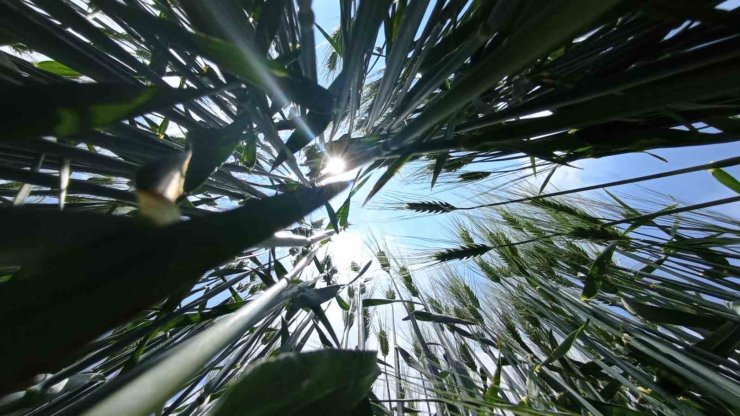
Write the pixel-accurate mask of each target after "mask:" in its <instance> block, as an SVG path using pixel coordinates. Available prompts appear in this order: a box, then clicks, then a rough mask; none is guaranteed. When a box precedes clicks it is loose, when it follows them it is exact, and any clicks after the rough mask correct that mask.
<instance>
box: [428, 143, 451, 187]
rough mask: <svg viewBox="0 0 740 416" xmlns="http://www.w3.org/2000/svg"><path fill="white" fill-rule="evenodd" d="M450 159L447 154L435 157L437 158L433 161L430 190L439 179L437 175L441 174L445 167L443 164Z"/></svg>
mask: <svg viewBox="0 0 740 416" xmlns="http://www.w3.org/2000/svg"><path fill="white" fill-rule="evenodd" d="M449 158H450V154H449V152H444V153H440V154H438V155H437V157H436V158H435V160H434V172H432V186H431V187H432V188H434V184H435V183H437V178H438V177H439V174H440V173H441V172H442V168H444V167H445V163H446V162H447V159H449Z"/></svg>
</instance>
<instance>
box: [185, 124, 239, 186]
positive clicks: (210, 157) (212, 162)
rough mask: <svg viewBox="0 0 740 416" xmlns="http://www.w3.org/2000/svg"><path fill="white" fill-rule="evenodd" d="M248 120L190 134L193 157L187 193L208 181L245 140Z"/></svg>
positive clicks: (188, 173) (187, 179)
mask: <svg viewBox="0 0 740 416" xmlns="http://www.w3.org/2000/svg"><path fill="white" fill-rule="evenodd" d="M247 123H248V120H245V119H244V118H242V119H238V120H236V121H234V122H233V123H231V124H230V125H228V126H226V127H223V128H220V129H195V130H191V131H189V132H188V136H187V137H188V140H189V141H190V143H191V147H192V151H193V156H192V158H191V160H190V166H189V167H188V170H187V174H186V176H185V192H191V191H193V190H195V189H197V188H198V187H199V186H201V185H202V184H203V183H205V182H206V181H207V180H208V177H209V176H211V175H212V174H213V173H214V172H215V171H216V170H217V169H218V167H219V166H221V165H222V164H223V163H224V162H225V161H226V159H228V158H229V156H231V155H232V154H233V153H234V150H236V147H237V146H238V145H239V143H240V142H241V141H242V140H244V139H245V137H246V135H245V133H244V129H245V128H246V125H247Z"/></svg>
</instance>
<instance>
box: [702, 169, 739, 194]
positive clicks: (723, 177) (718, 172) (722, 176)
mask: <svg viewBox="0 0 740 416" xmlns="http://www.w3.org/2000/svg"><path fill="white" fill-rule="evenodd" d="M709 173H711V174H712V176H714V178H715V179H717V181H718V182H719V183H721V184H722V185H724V186H726V187H728V188H730V189H731V190H733V191H735V192H736V193H738V194H740V181H738V180H737V179H735V178H734V177H733V176H732V175H730V174H729V173H727V172H725V171H724V170H722V169H720V168H714V169H709Z"/></svg>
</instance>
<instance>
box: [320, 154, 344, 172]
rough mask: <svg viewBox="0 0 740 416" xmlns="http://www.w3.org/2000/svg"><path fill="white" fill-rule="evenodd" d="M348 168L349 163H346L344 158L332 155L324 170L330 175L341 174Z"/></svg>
mask: <svg viewBox="0 0 740 416" xmlns="http://www.w3.org/2000/svg"><path fill="white" fill-rule="evenodd" d="M346 168H347V164H346V163H344V160H343V159H341V158H338V157H330V158H329V160H327V161H326V166H325V167H324V172H326V173H328V174H329V175H339V174H340V173H342V172H344V170H345V169H346Z"/></svg>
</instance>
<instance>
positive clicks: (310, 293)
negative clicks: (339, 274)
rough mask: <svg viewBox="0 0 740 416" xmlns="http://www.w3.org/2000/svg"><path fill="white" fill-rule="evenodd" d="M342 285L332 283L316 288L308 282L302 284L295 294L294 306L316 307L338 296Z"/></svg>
mask: <svg viewBox="0 0 740 416" xmlns="http://www.w3.org/2000/svg"><path fill="white" fill-rule="evenodd" d="M342 287H343V286H342V285H331V286H327V287H322V288H319V289H315V288H312V287H309V286H308V285H307V284H305V283H303V284H301V285H300V286H299V287H298V289H297V290H296V293H295V295H294V296H293V300H292V301H293V306H295V307H297V308H314V307H316V306H319V305H321V304H322V303H324V302H327V301H329V300H330V299H332V298H335V297H336V296H337V293H339V290H340V289H342Z"/></svg>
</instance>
